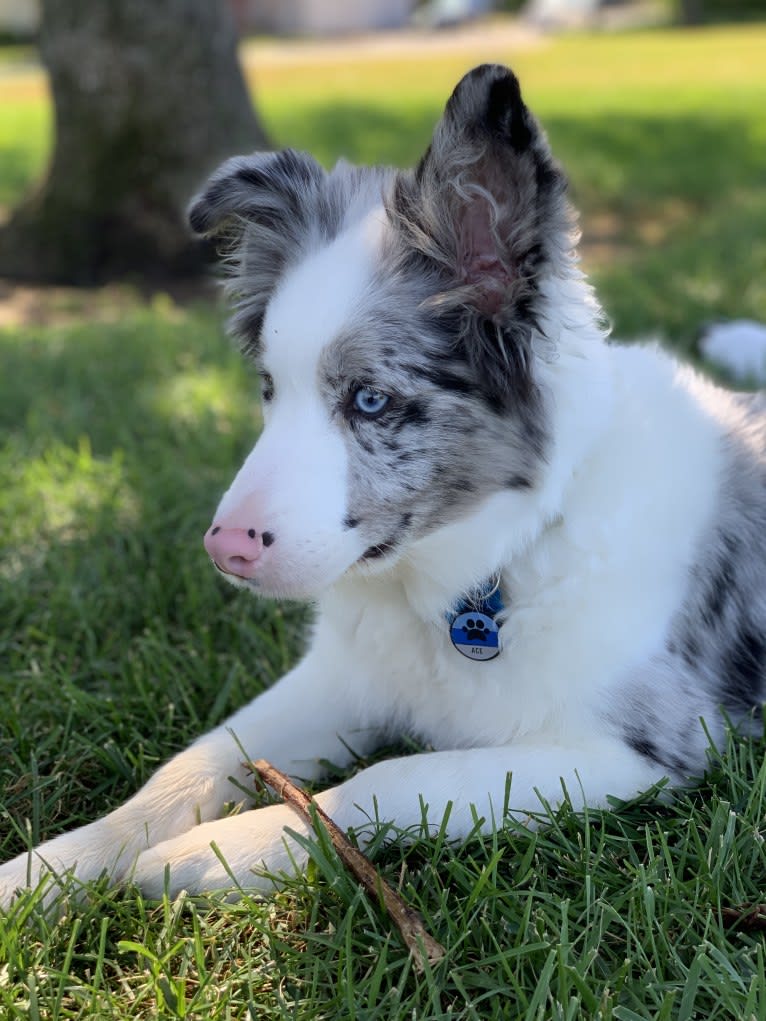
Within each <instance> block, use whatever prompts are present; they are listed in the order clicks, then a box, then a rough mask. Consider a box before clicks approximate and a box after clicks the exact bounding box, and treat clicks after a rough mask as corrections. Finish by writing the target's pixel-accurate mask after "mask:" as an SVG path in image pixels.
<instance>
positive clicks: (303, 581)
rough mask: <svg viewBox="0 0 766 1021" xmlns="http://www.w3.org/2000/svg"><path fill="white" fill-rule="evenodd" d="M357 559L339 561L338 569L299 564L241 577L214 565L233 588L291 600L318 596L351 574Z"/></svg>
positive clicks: (303, 600)
mask: <svg viewBox="0 0 766 1021" xmlns="http://www.w3.org/2000/svg"><path fill="white" fill-rule="evenodd" d="M358 562H359V561H358V560H357V559H352V560H351V562H350V563H349V562H345V563H341V564H339V565H338V566H337V569H335V570H333V569H332V568H328V569H323V568H326V567H328V565H322V568H319V569H318V568H317V567H316V566H314V567H304V568H303V569H301V568H300V567H299V566H297V565H296V566H294V567H291V568H290V569H289V570H288V569H282V570H279V571H275V570H273V569H267V570H264V571H259V572H258V573H257V574H256V575H255V576H254V577H252V578H241V577H240V576H239V575H236V574H230V573H229V572H228V571H224V570H222V569H221V568H220V567H219V566H218V565H217V564H215V563H214V564H213V566H214V567H215V569H216V571H217V572H218V574H220V575H221V576H222V577H223V578H224V579H225V580H226V581H227V582H228V583H229V584H230V585H233V586H234V588H237V589H244V590H245V591H246V592H250V593H252V594H253V595H256V596H262V597H263V598H265V599H275V600H281V599H291V600H299V601H301V602H311V601H313V600H315V599H318V598H319V597H320V596H321V595H322V594H323V593H324V592H326V591H327V589H329V588H331V587H332V586H333V585H334V584H335V582H336V581H338V580H339V579H340V578H342V577H343V576H344V575H345V574H347V573H349V571H350V570H353V568H354V567H355V565H356V564H357V563H358Z"/></svg>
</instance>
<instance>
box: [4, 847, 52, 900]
mask: <svg viewBox="0 0 766 1021" xmlns="http://www.w3.org/2000/svg"><path fill="white" fill-rule="evenodd" d="M41 879H44V877H41V876H40V870H39V869H37V870H35V869H34V868H33V867H32V866H31V862H30V856H29V854H28V853H27V852H25V853H24V854H20V855H18V857H16V858H12V859H11V861H7V862H5V864H4V865H0V910H3V911H7V910H8V909H9V908H10V906H11V905H12V904H13V902H14V901H15V900H16V899H17V897H18V896H19V895H20V894H23V893H27V892H28V891H29V890H32V889H34V888H35V887H37V886H38V885H39V884H40V881H41Z"/></svg>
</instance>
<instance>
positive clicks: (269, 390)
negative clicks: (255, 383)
mask: <svg viewBox="0 0 766 1021" xmlns="http://www.w3.org/2000/svg"><path fill="white" fill-rule="evenodd" d="M273 396H274V378H273V376H270V375H269V373H268V372H262V373H261V400H262V401H263V402H264V403H268V402H269V401H270V400H271V399H272V398H273Z"/></svg>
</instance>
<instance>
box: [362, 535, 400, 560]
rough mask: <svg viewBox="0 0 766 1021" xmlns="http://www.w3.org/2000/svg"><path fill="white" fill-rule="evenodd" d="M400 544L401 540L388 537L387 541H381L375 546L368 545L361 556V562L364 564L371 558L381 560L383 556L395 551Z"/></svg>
mask: <svg viewBox="0 0 766 1021" xmlns="http://www.w3.org/2000/svg"><path fill="white" fill-rule="evenodd" d="M398 545H399V541H398V540H397V539H387V540H386V541H385V542H379V543H377V545H375V546H368V547H367V549H366V550H365V551H364V553H363V554H362V555H361V557H359V563H360V564H363V563H365V562H366V561H369V560H381V559H382V558H383V557H387V556H388V555H389V554H390V553H393V552H394V550H395V549H396V547H397V546H398Z"/></svg>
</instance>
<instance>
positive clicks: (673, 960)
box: [0, 26, 766, 1021]
mask: <svg viewBox="0 0 766 1021" xmlns="http://www.w3.org/2000/svg"><path fill="white" fill-rule="evenodd" d="M764 52H766V28H759V27H753V26H744V27H741V28H738V29H716V30H704V31H699V32H694V33H680V32H672V31H658V32H654V33H629V34H625V35H622V36H619V37H616V38H615V37H609V36H604V35H585V36H574V37H571V38H566V39H562V40H542V41H532V42H530V43H525V44H524V45H519V46H518V47H509V48H506V49H504V48H503V47H501V46H499V44H497V43H495V42H493V37H492V33H491V32H489V33H488V39H487V40H486V41H485V42H484V43H481V44H479V43H476V45H475V48H474V49H470V48H467V49H466V50H465V51H461V52H454V51H453V50H451V49H449V48H445V49H444V50H443V51H442V50H433V51H429V52H428V55H427V56H423V57H422V59H420V60H417V61H416V60H413V59H411V58H410V59H407V60H404V59H402V58H401V56H398V57H397V56H396V55H391V54H387V53H383V54H380V55H376V56H374V57H366V58H364V59H362V58H361V57H360V56H358V55H355V54H354V52H353V48H350V49H349V51H348V53H340V54H337V55H335V56H334V57H333V58H332V59H329V58H324V59H322V58H321V57H317V56H316V54H315V53H313V52H312V51H309V50H308V49H307V50H306V51H305V52H303V51H302V50H301V48H300V47H299V48H297V51H296V52H294V53H293V54H290V55H286V54H285V53H284V51H282V50H279V51H278V52H271V51H270V50H269V49H268V48H267V47H263V48H260V49H258V48H256V50H255V59H254V60H253V62H252V64H250V63H249V62H248V68H249V70H250V73H251V75H252V81H253V84H254V88H255V92H256V96H257V100H258V103H259V106H260V108H261V110H262V112H263V115H264V118H265V121H266V123H267V125H268V128H269V130H270V132H271V133H272V135H273V137H274V138H275V140H276V141H277V142H278V143H280V144H292V145H297V146H299V147H304V148H309V149H311V150H312V151H314V152H316V153H317V154H318V155H319V156H320V157H321V158H322V159H323V160H324V161H325V162H327V163H330V162H332V161H333V160H334V159H335V158H337V156H338V155H340V154H344V155H347V156H349V157H350V158H352V159H357V160H382V161H386V162H392V163H407V162H410V161H411V160H412V159H414V158H416V157H417V155H418V154H419V152H420V151H421V150H422V148H423V147H424V146H425V144H426V142H427V139H428V134H429V130H430V127H431V125H432V123H433V120H434V119H435V117H436V116H437V114H438V110H439V107H440V106H441V104H442V103H443V101H444V99H445V97H446V95H447V94H448V92H449V90H450V88H451V87H452V85H453V84H454V81H455V79H456V78H457V77H458V75H459V74H460V73H461V72H462V71H463V70H465V69H466V68H467V67H468V66H469V65H470V64H472V63H475V62H477V61H479V60H482V59H498V58H499V59H503V60H505V61H507V62H509V63H511V64H512V65H513V66H514V67H515V68H516V69H517V71H518V72H519V74H520V75H521V77H522V81H523V83H524V84H525V89H526V92H527V95H528V98H529V101H530V104H531V105H532V106H533V108H534V109H535V110H536V111H537V112H538V113H539V114H540V116H541V117H542V119H543V121H544V123H545V125H546V127H547V129H548V131H549V134H550V136H551V139H552V141H553V144H554V147H555V149H556V151H557V153H558V154H559V156H560V157H561V159H562V161H563V162H564V163H565V165H566V166H567V168H568V170H569V172H570V175H571V178H572V194H573V197H574V198H575V200H576V201H577V203H578V204H579V205H580V207H581V208H582V210H583V218H582V225H583V231H584V241H585V247H584V258H585V263H586V266H587V267H588V268H589V269H590V270H591V271H592V273H593V276H594V278H595V280H596V281H597V283H598V286H599V288H600V292H601V294H602V297H603V298H604V301H605V304H606V307H607V310H608V312H609V314H610V316H611V317H612V320H613V322H614V324H615V331H616V332H617V333H618V334H620V335H623V336H626V337H629V338H632V337H636V336H641V335H645V334H647V333H649V332H653V333H657V334H659V335H661V336H663V337H664V338H665V339H666V340H667V341H668V342H669V343H672V344H674V345H677V346H678V347H679V348H680V349H682V350H684V351H686V352H687V353H692V352H693V343H694V338H695V335H696V331H697V329H698V327H699V325H700V324H701V323H702V322H704V321H706V320H710V319H712V318H715V317H718V316H739V315H748V316H753V317H756V318H759V319H761V320H764V321H766V117H765V116H764V110H766V62H765V61H764V60H763V59H762V55H763V53H764ZM49 124H50V111H49V109H48V106H47V100H46V96H45V92H44V89H43V87H42V84H41V80H40V77H39V75H38V74H37V73H36V72H35V71H34V69H31V70H30V69H26V68H24V66H23V65H18V66H15V67H14V68H13V71H12V73H8V74H0V204H2V205H6V206H7V205H10V204H12V203H13V202H15V201H17V200H18V198H19V197H20V195H21V194H22V192H23V191H24V190H25V189H26V188H27V187H29V186H30V184H31V182H32V181H33V180H34V178H35V177H36V175H37V174H38V173H39V172H40V171H41V169H42V166H43V164H44V160H45V154H46V152H47V149H48V140H47V131H48V129H49ZM4 293H7V294H8V301H7V302H6V303H5V304H4V305H0V324H2V325H0V429H2V435H3V441H4V442H3V444H2V446H0V479H2V482H1V483H0V514H1V515H2V520H3V522H4V527H3V529H2V530H1V531H0V858H2V859H4V858H5V857H7V856H9V855H11V854H13V853H16V852H17V851H18V850H20V849H21V848H22V847H23V846H25V844H26V842H27V841H28V840H34V841H37V840H39V839H40V838H41V837H43V836H50V835H53V834H54V833H56V832H59V831H61V830H63V829H65V828H68V827H71V826H73V825H76V824H78V823H81V822H84V821H87V820H89V819H92V818H94V817H95V816H96V815H98V814H100V813H102V812H103V811H104V810H106V809H107V808H109V807H111V806H113V805H115V804H117V803H118V802H120V801H121V800H123V799H124V798H125V797H126V796H127V795H129V794H130V793H131V792H132V791H134V790H135V789H136V787H137V786H138V785H139V784H141V783H142V782H143V781H144V780H145V779H147V778H148V776H149V775H150V773H151V772H152V770H153V769H154V768H155V767H156V766H157V765H158V763H159V762H161V761H162V760H163V759H165V758H166V757H167V756H168V755H169V754H170V753H171V752H173V751H174V750H177V749H179V748H181V747H183V746H184V745H185V744H186V743H188V742H189V741H190V740H191V739H192V738H193V737H194V736H196V735H197V734H199V733H200V732H201V731H202V730H203V729H205V728H208V727H210V726H212V725H214V724H216V723H219V722H220V721H222V720H223V719H224V718H225V717H226V715H227V714H229V713H230V712H232V711H233V710H234V709H235V708H236V707H237V706H239V705H241V704H242V702H243V701H244V700H246V699H248V698H251V697H252V696H253V695H254V694H256V693H257V692H258V691H260V690H261V689H262V688H263V687H264V686H265V685H267V684H269V683H270V682H271V681H272V680H273V679H274V678H276V677H277V676H279V675H280V673H282V672H283V671H284V670H285V669H286V667H287V666H288V665H289V664H290V663H291V662H293V661H294V659H295V657H296V656H297V655H298V653H299V651H300V634H301V630H302V627H303V625H304V623H305V620H306V611H305V610H304V609H303V608H301V607H294V606H274V605H269V604H264V603H259V602H256V601H254V600H251V599H248V598H244V597H243V596H241V595H238V594H237V593H236V592H234V591H233V590H231V589H230V588H228V587H226V586H224V585H223V584H221V583H219V581H218V580H217V579H216V577H215V576H214V574H213V572H212V571H211V570H210V568H209V565H208V563H207V561H206V557H205V556H204V553H203V551H202V548H201V543H200V537H201V534H202V531H203V530H204V528H205V527H206V525H207V523H208V519H209V515H210V513H211V511H212V509H213V507H214V506H215V503H216V501H217V498H218V495H219V494H220V492H221V490H222V488H223V487H224V485H225V484H226V483H227V481H228V480H229V479H230V477H231V475H232V472H233V470H234V468H235V466H236V465H237V464H238V462H239V460H240V459H241V457H242V455H243V453H244V452H245V451H246V450H247V449H248V447H249V445H250V443H251V442H252V438H253V436H254V434H255V432H256V431H257V429H258V425H259V410H258V406H257V403H256V400H255V397H254V394H255V392H256V387H255V384H254V379H253V375H252V372H251V371H250V370H249V369H248V367H247V366H244V365H243V364H242V363H241V362H240V360H239V358H238V357H237V356H236V355H234V354H233V353H232V352H231V351H230V350H229V347H228V345H227V341H226V339H225V338H224V336H223V330H222V327H221V314H220V310H219V309H218V308H217V307H216V306H215V305H214V304H213V303H211V302H209V301H204V300H203V299H202V298H201V299H200V300H199V301H189V300H188V298H187V300H184V301H183V302H180V301H177V300H173V299H172V298H170V297H168V296H166V295H156V296H154V297H153V298H151V299H149V300H147V299H144V298H142V297H140V296H139V295H138V294H137V293H135V292H133V291H132V290H131V289H130V288H129V287H127V286H125V287H113V288H108V289H105V290H103V291H100V292H90V293H84V294H80V293H76V292H70V291H63V290H56V291H52V292H48V293H46V294H40V293H38V292H29V291H24V290H20V291H18V292H17V293H15V294H10V293H9V292H8V291H7V290H6V292H4ZM763 753H764V745H763V744H762V743H755V744H748V743H742V742H733V743H732V746H731V747H730V748H729V749H728V753H727V755H726V756H725V757H724V758H723V759H722V760H720V761H717V762H716V764H715V765H714V766H712V767H711V770H710V773H709V775H708V777H707V778H706V780H705V782H704V783H703V784H702V785H701V786H700V787H699V788H698V789H695V790H693V791H690V792H688V793H684V794H682V795H680V796H679V797H678V798H677V799H676V800H675V801H673V802H672V803H666V802H663V801H662V800H660V799H658V798H657V797H655V796H653V795H651V794H650V795H648V796H647V797H645V798H642V799H640V800H639V801H637V802H635V803H632V804H630V805H621V806H617V810H616V811H615V812H614V813H589V814H588V815H587V816H586V817H584V818H583V817H580V816H577V815H575V814H573V813H572V812H571V811H569V810H568V809H567V808H566V807H564V808H562V809H561V810H560V811H558V812H556V813H551V814H550V815H549V818H548V823H547V825H546V826H544V827H543V828H541V829H540V830H539V831H538V832H537V833H530V832H528V831H526V830H512V829H509V830H505V831H503V832H501V833H498V834H497V835H496V836H495V837H493V838H491V839H487V840H477V839H474V840H470V841H468V842H467V843H466V844H465V845H464V846H460V847H453V846H450V845H448V844H445V843H444V842H443V841H440V840H431V841H427V840H422V841H420V842H418V843H417V844H415V846H413V847H410V848H408V849H407V850H402V849H400V848H398V847H397V846H395V845H384V846H379V847H376V849H375V852H374V857H375V860H376V863H377V864H378V865H379V867H380V869H381V871H382V872H383V874H384V875H385V876H386V878H387V879H388V880H389V881H390V882H392V883H393V884H394V885H395V886H399V887H400V888H401V891H402V893H403V894H404V895H405V896H406V898H407V899H408V900H409V901H411V902H412V903H413V904H414V905H415V906H416V907H417V908H418V909H419V910H420V911H421V912H422V914H423V916H424V918H425V920H426V923H427V925H428V926H429V928H430V930H431V931H432V932H433V934H434V935H435V936H437V937H438V938H439V939H440V940H441V942H443V943H444V944H445V945H446V946H447V949H448V955H447V958H446V960H445V961H444V962H443V963H442V964H441V965H440V966H439V967H438V968H437V969H436V970H435V971H433V972H427V973H426V974H424V975H418V974H416V973H415V972H414V971H413V969H412V967H411V964H410V962H409V961H408V959H407V954H406V952H405V950H404V948H403V947H402V945H401V943H400V941H399V938H398V937H397V935H396V934H395V933H392V931H391V927H390V924H389V921H388V919H387V918H386V917H385V915H384V914H383V913H382V912H381V910H380V909H379V907H378V905H376V904H371V903H370V902H368V901H367V900H366V898H365V897H364V895H362V894H361V893H360V892H359V891H358V890H357V888H356V886H355V885H354V884H353V883H352V882H351V881H350V880H349V879H348V878H347V877H346V876H344V875H343V874H342V871H341V870H340V868H339V867H338V866H336V865H335V864H334V862H333V861H332V860H328V859H327V858H326V857H325V856H324V855H323V853H322V851H321V848H320V849H318V850H317V854H316V860H315V863H314V864H313V866H312V868H311V870H310V872H309V875H308V876H307V877H305V878H301V879H296V880H295V881H294V882H292V883H291V884H290V885H289V886H288V887H287V889H286V890H285V891H284V892H282V893H280V894H279V895H277V896H275V897H274V898H273V899H271V900H265V901H263V900H255V899H247V900H244V901H242V902H240V903H239V904H236V905H232V904H223V903H219V902H209V901H206V900H204V899H201V898H200V899H181V900H179V901H177V902H173V903H171V902H163V903H160V904H156V903H148V902H145V901H144V900H142V899H141V897H140V896H139V895H138V894H137V892H136V891H135V890H127V891H108V890H106V889H104V888H103V887H102V886H98V885H96V886H94V887H93V888H92V889H91V890H90V891H89V896H88V898H87V901H86V902H85V903H84V904H77V905H74V904H73V905H71V906H69V907H68V909H67V910H65V912H64V914H63V916H62V917H61V918H59V919H51V918H47V917H46V916H45V915H44V914H43V913H42V912H41V911H40V910H39V908H38V907H37V906H36V903H35V899H34V898H33V897H32V898H27V899H25V900H22V901H21V902H19V904H18V905H17V906H16V907H15V908H14V909H13V910H12V912H11V913H10V915H9V916H7V917H5V918H0V1017H3V1018H5V1017H7V1018H9V1019H14V1021H15V1019H17V1018H18V1019H21V1018H24V1019H26V1018H31V1019H33V1021H34V1019H37V1018H41V1019H45V1021H48V1019H51V1021H53V1019H71V1018H96V1019H101V1018H103V1019H107V1018H120V1019H123V1018H124V1019H128V1018H131V1019H132V1018H147V1019H149V1018H152V1019H154V1018H161V1019H165V1018H182V1017H186V1018H192V1019H200V1021H202V1019H211V1021H219V1019H220V1021H223V1019H228V1018H249V1019H257V1021H260V1019H268V1018H296V1019H301V1021H303V1019H306V1021H308V1019H328V1021H330V1019H332V1021H336V1019H348V1021H373V1019H381V1021H388V1019H400V1018H401V1019H404V1018H417V1019H419V1021H430V1019H434V1021H436V1019H441V1018H445V1019H446V1018H466V1019H469V1018H470V1019H480V1021H484V1019H489V1018H508V1019H512V1018H513V1019H515V1018H520V1019H522V1018H523V1019H528V1021H543V1019H549V1018H550V1019H557V1021H558V1019H572V1021H574V1019H596V1018H598V1019H611V1018H614V1019H616V1021H654V1019H657V1021H659V1019H674V1021H675V1019H678V1021H686V1019H699V1021H703V1019H704V1021H707V1019H719V1018H720V1019H732V1018H736V1019H750V1018H753V1019H761V1018H763V1017H766V960H765V956H766V955H765V954H764V941H763V936H762V935H761V932H760V931H759V930H758V929H757V928H752V927H751V928H748V927H747V926H745V925H735V924H733V920H732V909H734V913H735V914H736V910H741V909H742V908H743V907H744V906H745V905H748V904H751V903H754V902H759V901H761V900H764V899H766V896H765V895H764V888H765V887H766V881H765V878H764V877H766V855H765V854H764V844H763V838H764V834H765V833H766V766H764V763H763V760H764V754H763Z"/></svg>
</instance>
